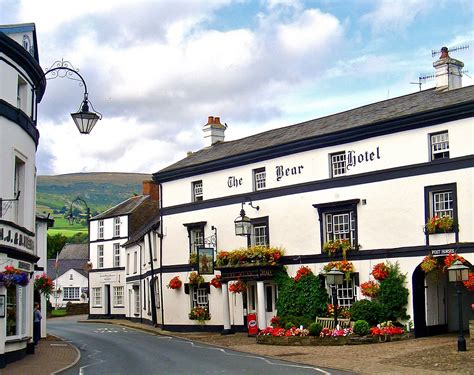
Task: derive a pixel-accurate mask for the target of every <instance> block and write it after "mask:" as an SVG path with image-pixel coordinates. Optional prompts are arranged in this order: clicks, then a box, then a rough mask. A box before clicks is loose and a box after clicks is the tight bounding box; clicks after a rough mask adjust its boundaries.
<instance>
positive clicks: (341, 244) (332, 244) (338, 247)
mask: <svg viewBox="0 0 474 375" xmlns="http://www.w3.org/2000/svg"><path fill="white" fill-rule="evenodd" d="M349 250H352V245H351V242H350V241H349V240H331V241H328V242H325V243H324V245H323V252H324V253H327V254H328V256H330V257H331V256H333V255H335V254H336V253H342V257H343V258H344V259H346V255H347V252H348V251H349Z"/></svg>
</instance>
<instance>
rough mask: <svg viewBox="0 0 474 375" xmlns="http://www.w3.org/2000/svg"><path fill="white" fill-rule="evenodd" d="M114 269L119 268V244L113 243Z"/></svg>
mask: <svg viewBox="0 0 474 375" xmlns="http://www.w3.org/2000/svg"><path fill="white" fill-rule="evenodd" d="M113 246H114V267H120V243H118V242H117V243H114V245H113Z"/></svg>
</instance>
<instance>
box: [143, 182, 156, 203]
mask: <svg viewBox="0 0 474 375" xmlns="http://www.w3.org/2000/svg"><path fill="white" fill-rule="evenodd" d="M143 195H149V196H150V199H151V200H152V201H158V200H159V199H160V189H159V185H158V184H157V183H155V182H154V181H150V180H148V181H143Z"/></svg>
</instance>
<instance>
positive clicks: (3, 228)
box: [0, 222, 35, 252]
mask: <svg viewBox="0 0 474 375" xmlns="http://www.w3.org/2000/svg"><path fill="white" fill-rule="evenodd" d="M33 236H34V234H33V233H31V232H28V231H26V229H23V230H22V229H20V228H17V227H16V226H13V225H10V224H7V223H3V222H2V223H0V246H2V245H3V246H9V247H15V248H17V249H19V250H24V251H28V252H32V251H33V250H34V249H35V241H34V239H33Z"/></svg>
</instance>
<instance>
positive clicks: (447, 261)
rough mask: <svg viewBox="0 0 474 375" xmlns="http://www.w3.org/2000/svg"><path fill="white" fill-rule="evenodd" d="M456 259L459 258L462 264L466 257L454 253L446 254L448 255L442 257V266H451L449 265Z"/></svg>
mask: <svg viewBox="0 0 474 375" xmlns="http://www.w3.org/2000/svg"><path fill="white" fill-rule="evenodd" d="M457 260H459V261H460V262H461V263H462V264H464V263H466V259H464V258H463V257H462V256H460V255H458V254H454V253H451V254H448V256H446V258H444V268H445V269H447V268H449V267H451V265H452V264H453V263H454V262H455V261H457Z"/></svg>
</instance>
